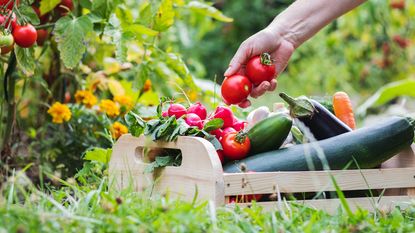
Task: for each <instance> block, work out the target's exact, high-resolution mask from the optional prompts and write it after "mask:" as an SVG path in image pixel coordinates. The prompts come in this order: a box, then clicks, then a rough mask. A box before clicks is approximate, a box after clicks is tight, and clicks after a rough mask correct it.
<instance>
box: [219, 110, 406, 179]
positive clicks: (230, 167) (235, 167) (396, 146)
mask: <svg viewBox="0 0 415 233" xmlns="http://www.w3.org/2000/svg"><path fill="white" fill-rule="evenodd" d="M413 138H414V128H413V122H412V121H410V120H409V119H408V118H403V117H392V118H390V119H388V120H386V121H383V122H380V123H377V124H376V125H374V126H371V127H366V128H361V129H358V130H355V131H352V132H348V133H344V134H341V135H338V136H335V137H332V138H328V139H325V140H321V141H317V142H311V143H306V144H301V145H295V146H291V147H288V148H283V149H280V150H276V151H271V152H266V153H261V154H257V155H253V156H251V157H248V158H246V159H243V160H241V161H239V163H229V164H227V165H225V167H224V172H228V173H233V172H239V171H240V169H239V164H240V163H244V164H246V166H247V168H248V169H249V170H251V171H256V172H268V171H307V170H322V169H323V167H324V166H323V163H322V162H321V161H322V160H320V159H319V155H321V153H320V154H319V152H322V153H324V155H323V156H324V157H325V160H326V161H327V163H326V164H328V165H329V167H330V169H344V168H345V167H346V166H348V165H350V167H349V168H356V167H357V166H356V164H355V163H354V161H356V162H357V163H358V165H359V167H360V168H374V167H376V166H378V165H380V164H381V163H382V162H384V161H386V160H388V159H389V158H391V157H392V156H394V155H395V154H397V153H398V152H400V151H401V150H402V149H404V148H405V147H408V146H410V145H411V143H412V141H413ZM316 148H318V149H316ZM309 165H312V166H313V167H314V169H312V167H310V166H309Z"/></svg>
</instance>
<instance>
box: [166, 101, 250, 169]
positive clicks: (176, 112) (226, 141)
mask: <svg viewBox="0 0 415 233" xmlns="http://www.w3.org/2000/svg"><path fill="white" fill-rule="evenodd" d="M162 116H163V117H171V116H174V117H176V118H177V119H179V118H183V119H184V120H185V122H186V124H188V125H189V126H193V127H197V128H198V129H200V130H202V129H203V128H204V125H205V123H207V122H209V121H211V120H213V119H216V118H219V119H222V121H223V126H222V127H221V128H219V129H215V130H212V131H210V132H209V133H210V134H212V135H214V136H215V137H216V138H217V139H218V140H219V142H220V143H221V145H222V148H223V149H222V150H218V151H217V153H218V156H219V159H220V160H221V162H222V163H224V162H225V160H238V159H242V158H244V157H245V156H246V154H247V153H248V151H249V148H250V145H249V138H247V137H245V138H243V141H244V143H242V144H241V143H237V148H234V147H232V145H231V144H232V142H233V140H235V139H232V138H230V137H233V138H235V137H236V135H237V134H238V133H239V132H243V130H244V129H245V127H246V125H247V123H246V122H245V121H242V120H239V119H238V118H236V117H235V116H234V114H233V112H232V111H231V109H229V108H228V107H224V106H218V107H217V108H216V109H215V111H214V112H213V113H211V114H209V115H208V113H207V110H206V107H205V106H204V105H203V104H201V103H200V102H197V103H194V104H192V105H190V106H189V107H188V108H186V107H184V106H183V105H181V104H178V103H171V104H170V106H169V107H168V109H167V111H165V112H163V113H162Z"/></svg>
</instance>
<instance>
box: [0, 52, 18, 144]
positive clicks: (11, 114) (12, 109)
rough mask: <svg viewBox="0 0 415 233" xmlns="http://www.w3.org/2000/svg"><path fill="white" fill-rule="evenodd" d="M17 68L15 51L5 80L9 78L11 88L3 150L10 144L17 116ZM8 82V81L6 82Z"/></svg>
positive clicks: (9, 88)
mask: <svg viewBox="0 0 415 233" xmlns="http://www.w3.org/2000/svg"><path fill="white" fill-rule="evenodd" d="M15 68H16V56H15V54H14V53H12V54H11V55H10V59H9V66H8V67H7V70H6V73H5V77H4V79H5V80H7V79H8V80H9V82H8V87H7V89H8V90H9V93H8V94H7V120H6V130H5V133H4V137H3V142H2V145H1V150H0V151H1V152H3V151H4V150H5V148H6V147H7V146H8V145H9V142H10V138H11V134H12V130H13V125H14V120H15V117H16V102H15V99H14V93H15V84H16V77H15V76H14V75H13V73H14V70H15ZM5 83H6V84H7V82H5Z"/></svg>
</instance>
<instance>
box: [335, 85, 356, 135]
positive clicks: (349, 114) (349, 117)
mask: <svg viewBox="0 0 415 233" xmlns="http://www.w3.org/2000/svg"><path fill="white" fill-rule="evenodd" d="M333 109H334V114H335V115H336V117H337V118H339V119H340V120H341V121H343V122H344V123H345V124H346V125H348V126H349V127H350V128H352V129H355V128H356V123H355V120H354V114H353V107H352V103H351V101H350V98H349V96H348V95H347V93H345V92H342V91H339V92H336V93H335V94H334V95H333Z"/></svg>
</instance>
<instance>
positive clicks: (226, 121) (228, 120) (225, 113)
mask: <svg viewBox="0 0 415 233" xmlns="http://www.w3.org/2000/svg"><path fill="white" fill-rule="evenodd" d="M213 118H220V119H222V120H223V127H222V128H226V127H231V126H232V125H233V113H232V111H231V110H230V109H229V108H227V107H222V106H219V107H217V108H216V110H215V113H214V115H213Z"/></svg>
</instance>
